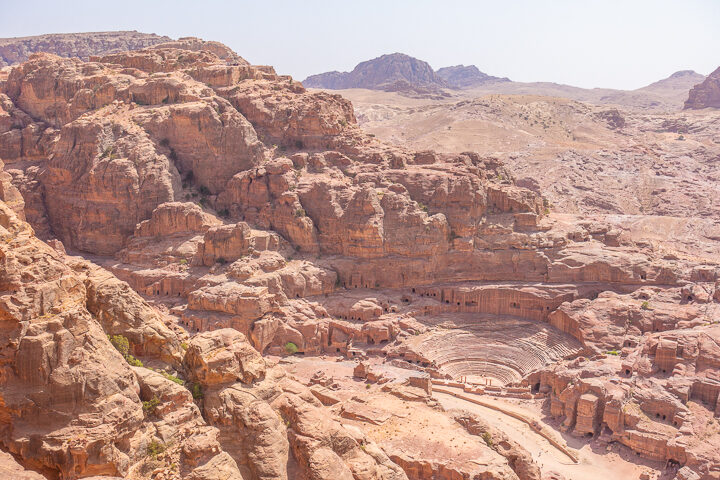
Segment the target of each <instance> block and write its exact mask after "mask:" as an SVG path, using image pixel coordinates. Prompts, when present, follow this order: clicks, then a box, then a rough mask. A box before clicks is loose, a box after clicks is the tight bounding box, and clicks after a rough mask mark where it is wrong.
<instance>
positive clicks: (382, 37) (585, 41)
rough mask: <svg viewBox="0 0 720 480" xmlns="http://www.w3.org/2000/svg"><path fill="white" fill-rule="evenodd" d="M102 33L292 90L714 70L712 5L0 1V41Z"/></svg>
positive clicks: (656, 1)
mask: <svg viewBox="0 0 720 480" xmlns="http://www.w3.org/2000/svg"><path fill="white" fill-rule="evenodd" d="M105 30H138V31H141V32H150V33H157V34H164V35H168V36H170V37H173V38H176V37H179V36H198V37H202V38H205V39H210V40H218V41H220V42H223V43H225V44H227V45H229V46H230V47H232V48H233V49H234V50H235V51H237V52H238V53H239V54H240V55H241V56H243V57H245V58H246V59H247V60H249V61H250V62H252V63H256V64H269V65H273V66H275V68H276V69H277V71H278V72H279V73H283V74H291V75H293V76H294V77H295V78H296V79H298V80H302V79H303V78H305V77H306V76H307V75H310V74H313V73H320V72H324V71H328V70H351V69H352V68H353V67H354V66H355V65H356V64H357V63H358V62H360V61H363V60H367V59H370V58H374V57H377V56H379V55H382V54H384V53H392V52H403V53H407V54H409V55H412V56H415V57H418V58H420V59H422V60H425V61H427V62H429V63H430V65H432V66H433V68H436V69H437V68H439V67H443V66H448V65H456V64H460V63H463V64H466V65H468V64H475V65H477V66H478V68H480V70H482V71H484V72H486V73H489V74H492V75H498V76H507V77H510V78H511V79H513V80H518V81H554V82H559V83H567V84H571V85H577V86H581V87H614V88H625V89H631V88H638V87H641V86H644V85H646V84H649V83H652V82H653V81H656V80H659V79H660V78H664V77H666V76H668V75H670V74H671V73H673V72H675V71H677V70H687V69H689V70H695V71H698V72H700V73H703V74H708V73H710V72H711V71H712V70H714V69H715V68H717V67H718V66H720V0H677V1H670V0H622V1H621V0H552V1H551V0H545V1H541V0H534V1H530V0H523V1H521V0H517V1H514V0H498V1H480V0H478V1H471V0H456V1H453V0H444V1H429V0H395V1H393V0H384V1H382V0H354V1H351V0H327V1H325V0H323V1H321V0H305V1H270V0H255V1H241V0H236V1H214V0H192V1H190V0H143V1H136V0H120V1H112V2H108V1H103V0H92V1H85V0H78V1H73V0H48V1H39V0H0V37H15V36H25V35H38V34H42V33H59V32H86V31H105Z"/></svg>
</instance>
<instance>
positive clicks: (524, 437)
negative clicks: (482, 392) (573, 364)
mask: <svg viewBox="0 0 720 480" xmlns="http://www.w3.org/2000/svg"><path fill="white" fill-rule="evenodd" d="M458 392H460V390H459V389H458ZM433 397H434V398H435V399H436V400H438V401H439V402H440V403H441V404H442V406H443V407H444V408H446V409H450V408H460V409H464V410H468V411H470V412H473V413H477V414H479V415H482V417H483V418H484V419H485V420H486V421H487V422H488V423H490V424H491V425H493V426H494V427H496V428H498V429H499V430H501V431H503V432H505V434H506V435H507V436H508V437H510V438H511V439H512V440H514V441H516V442H518V443H519V444H521V445H523V446H524V447H525V448H526V449H527V450H528V452H529V453H530V454H531V455H532V457H533V459H535V461H536V462H537V464H538V465H539V466H540V468H541V469H542V471H543V472H546V471H556V472H558V473H561V474H562V475H564V476H565V477H566V478H567V479H568V480H607V475H608V472H612V473H613V476H614V478H622V479H623V480H636V479H639V478H640V474H641V473H642V472H644V471H654V470H656V468H658V467H659V466H660V465H654V464H650V462H643V463H644V465H638V464H635V463H631V462H629V461H627V460H624V459H623V458H622V457H621V455H619V454H618V453H617V448H618V447H616V448H614V449H613V451H609V452H608V451H606V449H605V447H604V446H603V447H602V449H600V445H594V444H593V442H590V443H580V442H578V443H577V444H575V445H572V446H575V447H578V449H577V454H578V457H579V460H580V461H579V463H577V464H576V463H574V462H573V461H572V460H571V459H570V458H568V456H567V455H566V454H565V453H563V452H562V451H561V450H559V449H558V448H557V447H555V446H553V445H552V444H551V443H550V442H548V440H547V439H545V438H543V437H542V436H541V435H539V434H538V433H537V432H534V431H533V430H532V429H531V428H530V427H529V426H528V425H527V424H526V423H524V422H522V421H520V420H517V419H515V418H513V417H511V416H509V415H506V414H503V413H501V412H499V411H497V410H493V409H490V408H487V407H483V406H481V405H477V404H475V403H472V402H469V401H467V400H463V399H461V398H456V397H453V396H452V395H448V394H444V393H439V392H437V393H433ZM482 399H483V401H488V402H495V403H498V404H499V405H501V406H502V407H503V408H506V409H507V410H509V411H513V412H517V413H520V414H522V415H524V416H526V417H529V418H533V419H536V420H539V418H538V415H537V413H536V412H533V411H532V410H530V409H525V408H522V407H521V406H518V405H514V404H511V403H507V402H503V401H501V400H497V399H494V398H491V397H485V396H484V397H483V398H482ZM572 446H571V447H572ZM638 460H639V459H638Z"/></svg>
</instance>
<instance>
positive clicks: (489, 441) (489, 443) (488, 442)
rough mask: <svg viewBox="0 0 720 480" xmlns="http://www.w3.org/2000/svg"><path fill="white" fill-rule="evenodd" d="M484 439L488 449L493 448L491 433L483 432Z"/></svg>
mask: <svg viewBox="0 0 720 480" xmlns="http://www.w3.org/2000/svg"><path fill="white" fill-rule="evenodd" d="M482 439H483V441H484V442H485V445H487V446H488V447H492V446H493V441H492V435H490V432H483V434H482Z"/></svg>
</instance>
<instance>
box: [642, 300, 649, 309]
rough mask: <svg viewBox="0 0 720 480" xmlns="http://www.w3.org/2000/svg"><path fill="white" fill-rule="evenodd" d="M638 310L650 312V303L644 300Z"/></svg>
mask: <svg viewBox="0 0 720 480" xmlns="http://www.w3.org/2000/svg"><path fill="white" fill-rule="evenodd" d="M640 308H642V309H643V310H650V302H648V301H647V300H645V301H644V302H642V304H641V305H640Z"/></svg>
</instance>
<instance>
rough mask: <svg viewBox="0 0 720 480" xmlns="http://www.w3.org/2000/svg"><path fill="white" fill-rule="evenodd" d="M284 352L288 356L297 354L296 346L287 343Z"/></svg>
mask: <svg viewBox="0 0 720 480" xmlns="http://www.w3.org/2000/svg"><path fill="white" fill-rule="evenodd" d="M285 351H286V352H287V353H288V355H294V354H296V353H297V352H298V346H297V345H295V344H294V343H293V342H288V343H286V344H285Z"/></svg>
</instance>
